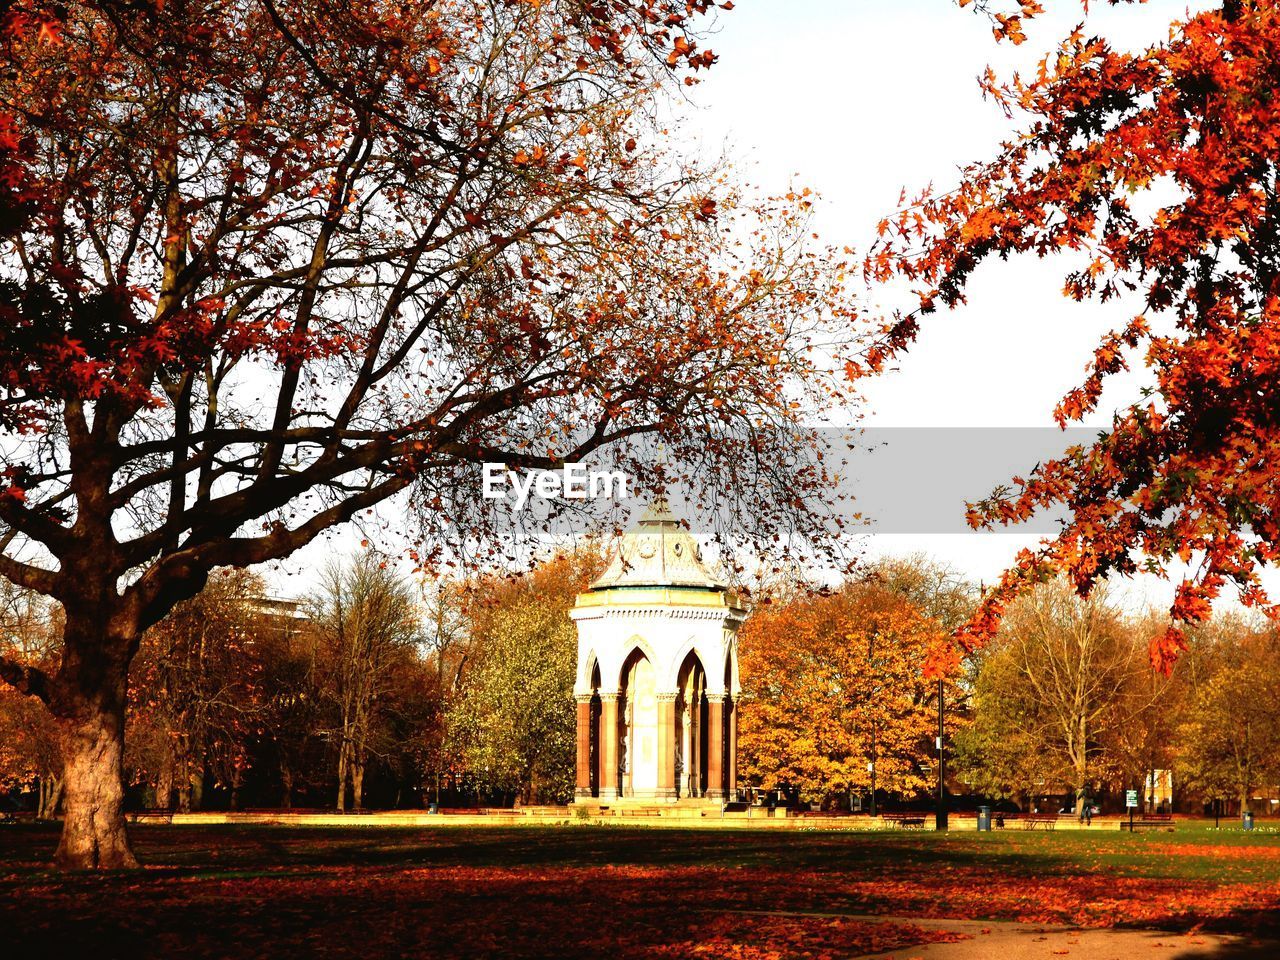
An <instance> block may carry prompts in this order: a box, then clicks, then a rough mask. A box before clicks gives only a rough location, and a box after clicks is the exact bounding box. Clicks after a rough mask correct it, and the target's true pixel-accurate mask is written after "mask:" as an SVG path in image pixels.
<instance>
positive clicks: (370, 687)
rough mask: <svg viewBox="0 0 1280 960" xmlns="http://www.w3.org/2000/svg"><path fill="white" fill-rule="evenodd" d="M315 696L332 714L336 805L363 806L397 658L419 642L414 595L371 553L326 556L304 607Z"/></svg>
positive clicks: (404, 654) (342, 806)
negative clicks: (313, 640) (312, 648)
mask: <svg viewBox="0 0 1280 960" xmlns="http://www.w3.org/2000/svg"><path fill="white" fill-rule="evenodd" d="M308 608H309V613H310V617H311V621H312V627H313V629H314V631H315V634H316V637H317V641H318V642H317V644H316V656H317V661H316V670H317V673H318V674H319V693H320V695H321V696H322V697H324V698H326V699H327V700H328V702H329V703H330V704H332V707H333V709H334V711H335V714H336V723H335V725H334V727H333V730H332V739H333V745H334V748H335V750H336V753H337V770H338V795H337V805H338V809H339V810H345V809H346V808H347V796H348V791H350V796H351V800H352V805H353V807H354V808H355V809H356V810H360V809H363V807H364V775H365V769H366V767H367V766H368V763H369V757H370V753H371V752H372V750H371V748H372V747H373V737H374V733H375V731H376V730H377V728H378V724H379V721H380V713H381V712H382V711H383V709H384V706H383V701H384V700H385V698H386V696H385V695H386V693H387V689H388V685H389V684H390V682H391V679H392V676H393V673H394V671H395V668H396V666H397V663H398V661H399V660H400V659H402V658H403V657H404V656H406V655H409V656H412V655H413V654H414V651H415V647H416V645H417V643H418V610H417V607H416V605H415V603H414V598H413V592H412V590H411V589H410V588H409V586H408V584H406V583H405V582H404V581H403V580H401V579H400V578H399V577H398V576H397V575H396V574H395V573H394V572H392V571H391V570H390V569H388V567H387V565H386V563H385V562H383V561H381V560H380V559H379V558H378V557H377V556H376V555H375V554H373V553H371V552H365V553H361V554H359V555H358V556H356V557H355V558H354V559H352V560H350V561H347V562H340V561H331V562H330V563H329V565H328V566H326V567H325V570H324V575H323V578H322V581H321V585H320V587H319V588H318V589H317V590H316V592H315V593H314V594H313V595H312V596H311V598H310V602H309V604H308Z"/></svg>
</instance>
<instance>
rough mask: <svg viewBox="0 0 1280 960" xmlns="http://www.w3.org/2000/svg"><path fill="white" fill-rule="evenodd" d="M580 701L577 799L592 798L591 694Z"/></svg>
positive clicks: (579, 696)
mask: <svg viewBox="0 0 1280 960" xmlns="http://www.w3.org/2000/svg"><path fill="white" fill-rule="evenodd" d="M574 699H575V700H577V701H578V776H577V781H576V784H575V786H574V790H573V795H574V796H575V797H588V798H589V797H590V796H591V694H589V693H582V694H579V695H578V696H576V697H575V698H574Z"/></svg>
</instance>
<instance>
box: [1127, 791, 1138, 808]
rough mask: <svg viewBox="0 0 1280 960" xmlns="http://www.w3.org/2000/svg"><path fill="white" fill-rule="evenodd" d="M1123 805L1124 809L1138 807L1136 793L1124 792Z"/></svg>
mask: <svg viewBox="0 0 1280 960" xmlns="http://www.w3.org/2000/svg"><path fill="white" fill-rule="evenodd" d="M1124 805H1125V806H1126V807H1136V806H1137V805H1138V791H1137V790H1126V791H1125V792H1124Z"/></svg>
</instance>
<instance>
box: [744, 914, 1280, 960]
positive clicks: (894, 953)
mask: <svg viewBox="0 0 1280 960" xmlns="http://www.w3.org/2000/svg"><path fill="white" fill-rule="evenodd" d="M750 912H753V913H754V912H756V911H750ZM778 912H787V913H790V911H778ZM792 915H793V916H794V915H797V914H796V913H792ZM804 915H806V916H826V917H830V916H847V917H849V918H850V919H852V920H871V921H875V920H883V921H888V922H891V923H911V924H915V925H916V926H918V927H925V928H926V929H929V930H950V931H952V932H954V933H962V934H966V935H967V936H968V937H969V939H967V940H960V941H957V942H955V943H926V944H920V945H919V946H914V947H903V948H901V949H899V950H890V951H887V952H885V951H881V952H879V953H868V954H865V955H864V956H862V957H857V958H854V960H1057V958H1058V957H1067V958H1069V960H1280V943H1277V942H1274V941H1258V940H1250V939H1247V938H1244V937H1230V936H1222V935H1220V934H1209V933H1195V934H1186V933H1168V932H1164V931H1159V930H1113V929H1099V928H1096V927H1057V926H1048V925H1045V924H1040V923H1016V922H1010V921H1000V920H945V919H944V920H934V919H920V918H917V917H886V916H881V915H877V914H832V913H812V914H804Z"/></svg>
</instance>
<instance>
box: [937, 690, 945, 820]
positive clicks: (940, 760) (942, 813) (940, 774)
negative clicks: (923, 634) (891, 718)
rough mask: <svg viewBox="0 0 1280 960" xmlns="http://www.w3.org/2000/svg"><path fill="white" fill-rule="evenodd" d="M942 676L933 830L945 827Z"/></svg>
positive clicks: (939, 699) (939, 692)
mask: <svg viewBox="0 0 1280 960" xmlns="http://www.w3.org/2000/svg"><path fill="white" fill-rule="evenodd" d="M943 693H944V691H943V686H942V677H939V678H938V813H937V816H936V817H935V818H934V829H935V830H946V829H947V754H946V751H945V750H944V749H943V746H942V738H943V736H944V734H945V733H946V726H945V721H944V712H943V711H944V709H945V701H944V699H943Z"/></svg>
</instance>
